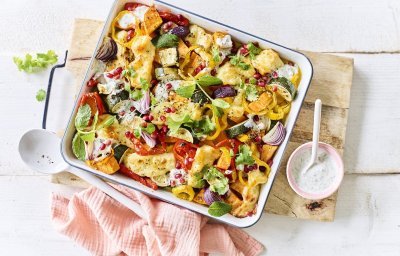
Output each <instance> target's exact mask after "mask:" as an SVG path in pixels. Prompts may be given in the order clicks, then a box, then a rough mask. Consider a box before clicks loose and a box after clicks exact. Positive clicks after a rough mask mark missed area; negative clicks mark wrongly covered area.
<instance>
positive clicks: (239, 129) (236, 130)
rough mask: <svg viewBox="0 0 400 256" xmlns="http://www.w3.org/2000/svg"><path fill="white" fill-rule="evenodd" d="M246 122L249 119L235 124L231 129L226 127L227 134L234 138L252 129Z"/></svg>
mask: <svg viewBox="0 0 400 256" xmlns="http://www.w3.org/2000/svg"><path fill="white" fill-rule="evenodd" d="M246 122H247V120H245V121H243V122H241V123H239V124H237V125H234V126H232V127H231V128H229V129H226V130H225V133H226V135H227V136H228V137H229V138H231V139H232V138H235V137H237V136H239V135H240V134H243V133H246V132H248V131H250V128H248V127H246V126H245V125H244V124H245V123H246Z"/></svg>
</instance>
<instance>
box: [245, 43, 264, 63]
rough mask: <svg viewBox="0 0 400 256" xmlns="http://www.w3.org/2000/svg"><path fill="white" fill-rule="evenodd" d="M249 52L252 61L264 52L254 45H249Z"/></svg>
mask: <svg viewBox="0 0 400 256" xmlns="http://www.w3.org/2000/svg"><path fill="white" fill-rule="evenodd" d="M247 50H249V55H250V59H252V60H253V59H254V58H255V57H256V55H258V54H260V52H261V51H262V50H261V49H260V48H258V47H257V46H255V45H254V44H253V43H248V44H247Z"/></svg>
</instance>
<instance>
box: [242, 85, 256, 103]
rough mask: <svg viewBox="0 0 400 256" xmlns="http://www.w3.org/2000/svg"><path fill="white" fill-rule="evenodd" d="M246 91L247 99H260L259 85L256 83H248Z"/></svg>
mask: <svg viewBox="0 0 400 256" xmlns="http://www.w3.org/2000/svg"><path fill="white" fill-rule="evenodd" d="M244 93H245V95H246V99H247V100H249V101H256V100H258V91H257V87H256V86H255V85H254V84H246V87H245V90H244Z"/></svg>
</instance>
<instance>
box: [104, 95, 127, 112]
mask: <svg viewBox="0 0 400 256" xmlns="http://www.w3.org/2000/svg"><path fill="white" fill-rule="evenodd" d="M102 96H103V100H104V102H105V103H106V105H107V108H108V110H109V112H111V110H112V109H113V107H114V106H115V105H117V103H119V102H121V101H123V100H127V99H129V92H127V91H125V90H123V91H121V92H119V93H117V94H108V95H107V96H105V95H102Z"/></svg>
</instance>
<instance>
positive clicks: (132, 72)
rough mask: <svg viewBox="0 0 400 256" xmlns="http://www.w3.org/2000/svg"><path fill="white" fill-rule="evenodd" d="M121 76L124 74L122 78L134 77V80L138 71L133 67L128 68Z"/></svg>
mask: <svg viewBox="0 0 400 256" xmlns="http://www.w3.org/2000/svg"><path fill="white" fill-rule="evenodd" d="M121 74H122V76H125V77H132V78H134V77H135V76H136V75H137V74H136V71H135V70H134V69H133V68H132V67H128V68H127V69H124V70H123V71H122V73H121Z"/></svg>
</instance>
